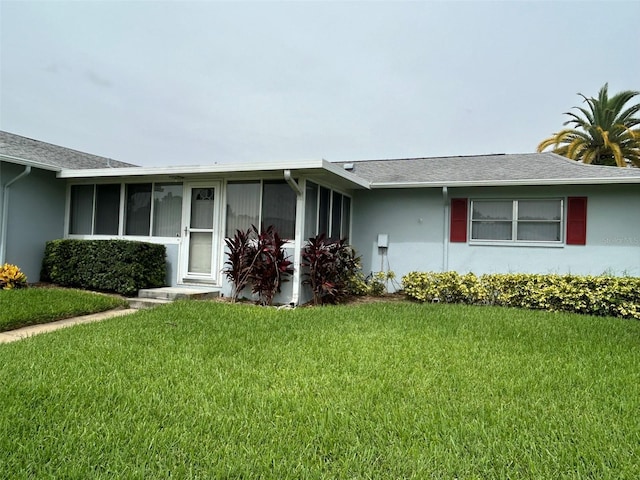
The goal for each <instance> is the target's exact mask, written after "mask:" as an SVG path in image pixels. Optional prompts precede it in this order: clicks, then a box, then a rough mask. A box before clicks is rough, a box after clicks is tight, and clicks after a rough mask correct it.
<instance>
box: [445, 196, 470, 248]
mask: <svg viewBox="0 0 640 480" xmlns="http://www.w3.org/2000/svg"><path fill="white" fill-rule="evenodd" d="M449 240H450V241H451V242H466V241H467V199H466V198H452V199H451V226H450V231H449Z"/></svg>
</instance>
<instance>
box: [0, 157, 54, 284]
mask: <svg viewBox="0 0 640 480" xmlns="http://www.w3.org/2000/svg"><path fill="white" fill-rule="evenodd" d="M0 169H1V172H0V181H1V183H2V185H5V184H6V183H7V182H9V181H11V179H13V178H15V177H16V176H17V175H19V174H20V173H21V172H23V171H24V167H23V166H21V165H15V164H10V163H6V162H0ZM1 195H2V192H0V196H1ZM8 205H9V209H8V216H7V218H8V228H7V245H6V261H7V263H12V264H15V265H18V267H20V269H21V270H22V271H23V272H24V273H25V274H26V275H27V280H28V281H29V282H30V283H32V282H37V281H38V280H39V279H40V267H41V265H42V255H43V253H44V246H45V243H46V242H47V241H48V240H54V239H56V238H62V237H63V236H64V213H65V212H64V210H65V183H64V181H62V180H59V179H57V178H56V174H55V172H50V171H47V170H39V169H37V168H33V169H32V170H31V173H30V174H29V175H28V176H26V177H23V178H21V179H20V180H18V181H17V182H16V183H14V184H13V185H12V186H11V188H10V190H9V204H8Z"/></svg>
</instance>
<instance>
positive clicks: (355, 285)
mask: <svg viewBox="0 0 640 480" xmlns="http://www.w3.org/2000/svg"><path fill="white" fill-rule="evenodd" d="M395 278H396V274H395V273H394V272H392V271H388V272H371V273H370V274H369V275H367V276H366V277H365V276H364V274H363V273H362V272H361V271H359V272H356V273H355V274H352V275H351V276H350V277H349V293H350V294H351V295H370V296H373V297H381V296H382V295H384V294H385V293H387V283H388V282H389V281H390V280H391V281H393V279H395Z"/></svg>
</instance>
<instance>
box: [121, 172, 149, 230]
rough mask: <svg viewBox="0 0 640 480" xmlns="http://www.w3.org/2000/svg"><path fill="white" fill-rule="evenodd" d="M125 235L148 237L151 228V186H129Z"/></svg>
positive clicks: (144, 184) (134, 184)
mask: <svg viewBox="0 0 640 480" xmlns="http://www.w3.org/2000/svg"><path fill="white" fill-rule="evenodd" d="M125 198H126V210H125V230H124V234H125V235H144V236H148V235H149V231H150V227H151V184H150V183H141V184H136V183H133V184H129V185H127V191H126V197H125Z"/></svg>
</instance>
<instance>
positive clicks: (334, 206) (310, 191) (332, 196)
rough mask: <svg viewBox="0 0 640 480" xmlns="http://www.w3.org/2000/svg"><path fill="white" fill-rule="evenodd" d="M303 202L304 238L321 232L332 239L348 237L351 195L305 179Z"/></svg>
mask: <svg viewBox="0 0 640 480" xmlns="http://www.w3.org/2000/svg"><path fill="white" fill-rule="evenodd" d="M305 202H306V203H305V225H304V237H305V238H311V237H314V236H315V235H318V234H321V233H324V234H325V235H326V236H327V237H328V238H331V239H334V240H335V239H341V238H348V237H349V224H350V222H351V197H348V196H347V195H344V194H342V193H340V192H337V191H336V190H331V189H330V188H326V187H323V186H320V185H317V184H315V183H313V182H310V181H307V182H306V199H305Z"/></svg>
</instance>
